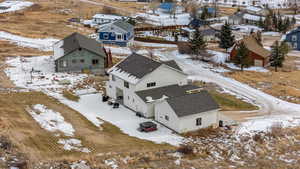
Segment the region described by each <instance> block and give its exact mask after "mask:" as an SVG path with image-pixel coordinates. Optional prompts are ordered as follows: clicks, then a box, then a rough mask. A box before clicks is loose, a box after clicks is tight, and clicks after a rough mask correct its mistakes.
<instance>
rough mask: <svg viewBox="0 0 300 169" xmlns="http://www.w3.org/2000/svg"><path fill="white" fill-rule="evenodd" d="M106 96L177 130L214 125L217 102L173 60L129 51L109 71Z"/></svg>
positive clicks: (216, 115)
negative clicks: (154, 58) (192, 81)
mask: <svg viewBox="0 0 300 169" xmlns="http://www.w3.org/2000/svg"><path fill="white" fill-rule="evenodd" d="M108 74H109V81H108V82H107V86H106V95H107V96H109V97H110V98H113V99H115V100H117V101H118V102H120V103H121V104H123V105H125V106H126V107H128V108H130V109H132V110H134V111H136V112H140V113H141V114H142V115H143V116H144V117H146V118H154V119H155V120H156V121H157V122H160V123H161V124H164V125H165V126H167V127H169V128H171V129H173V130H174V131H177V132H179V133H183V132H188V131H192V130H197V129H200V128H204V127H208V126H211V125H216V124H218V122H219V117H218V109H219V106H218V104H217V103H216V102H215V101H214V99H213V98H212V97H211V96H210V95H209V94H208V92H207V91H205V90H202V89H200V88H199V87H198V86H194V85H189V84H188V83H187V75H186V74H185V73H183V71H182V70H181V69H180V67H179V66H178V65H177V64H176V62H175V61H167V62H157V61H154V60H152V59H150V58H147V57H145V56H141V55H138V54H132V55H130V56H128V57H127V58H126V59H124V60H123V61H121V62H120V63H118V64H117V65H115V66H114V67H112V68H111V69H109V70H108Z"/></svg>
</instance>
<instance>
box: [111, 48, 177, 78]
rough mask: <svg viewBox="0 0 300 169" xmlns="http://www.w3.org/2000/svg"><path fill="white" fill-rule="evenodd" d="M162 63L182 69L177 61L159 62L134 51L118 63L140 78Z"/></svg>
mask: <svg viewBox="0 0 300 169" xmlns="http://www.w3.org/2000/svg"><path fill="white" fill-rule="evenodd" d="M162 64H165V65H167V66H170V67H173V68H175V69H177V70H179V71H181V69H180V68H179V66H178V65H177V64H176V62H175V61H173V62H172V61H168V63H166V62H157V61H154V60H152V59H150V58H148V57H145V56H142V55H139V54H136V53H133V54H131V55H130V56H128V57H127V58H126V59H125V60H123V61H122V62H120V63H119V64H118V65H116V67H117V68H120V69H121V70H122V71H125V72H127V73H129V74H131V75H133V76H135V77H137V78H139V79H141V78H143V77H144V76H145V75H147V74H149V73H151V72H153V71H154V70H155V69H157V68H158V67H159V66H161V65H162Z"/></svg>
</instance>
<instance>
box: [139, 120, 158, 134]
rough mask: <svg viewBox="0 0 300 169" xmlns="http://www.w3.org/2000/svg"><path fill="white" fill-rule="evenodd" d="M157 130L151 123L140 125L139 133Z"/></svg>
mask: <svg viewBox="0 0 300 169" xmlns="http://www.w3.org/2000/svg"><path fill="white" fill-rule="evenodd" d="M155 130H157V125H156V124H155V123H153V122H151V121H147V122H143V123H140V128H139V131H141V132H151V131H155Z"/></svg>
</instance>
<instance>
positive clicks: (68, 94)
mask: <svg viewBox="0 0 300 169" xmlns="http://www.w3.org/2000/svg"><path fill="white" fill-rule="evenodd" d="M63 96H64V97H65V98H66V99H69V100H71V101H75V102H78V101H79V99H80V97H79V96H76V95H75V94H74V93H72V92H71V91H68V90H64V91H63Z"/></svg>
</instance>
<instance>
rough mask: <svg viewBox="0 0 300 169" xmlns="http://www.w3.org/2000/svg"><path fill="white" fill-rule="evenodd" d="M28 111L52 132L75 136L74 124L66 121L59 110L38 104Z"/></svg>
mask: <svg viewBox="0 0 300 169" xmlns="http://www.w3.org/2000/svg"><path fill="white" fill-rule="evenodd" d="M28 113H29V114H30V115H31V116H32V117H33V118H34V120H35V121H37V122H38V123H39V124H40V126H41V127H42V128H43V129H45V130H47V131H50V132H62V133H64V135H65V136H73V135H74V132H75V130H74V128H73V126H72V125H71V124H70V123H68V122H65V119H64V117H63V116H61V114H60V113H59V112H55V111H53V110H51V109H48V108H47V107H46V106H44V105H41V104H36V105H34V106H33V110H28Z"/></svg>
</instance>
